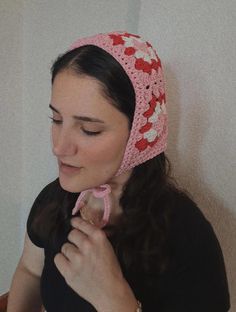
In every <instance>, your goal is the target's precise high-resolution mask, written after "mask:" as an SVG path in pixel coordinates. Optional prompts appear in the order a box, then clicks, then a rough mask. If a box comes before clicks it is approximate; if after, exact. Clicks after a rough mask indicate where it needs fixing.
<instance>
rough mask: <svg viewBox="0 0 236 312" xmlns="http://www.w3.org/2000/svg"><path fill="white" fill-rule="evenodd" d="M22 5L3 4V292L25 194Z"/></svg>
mask: <svg viewBox="0 0 236 312" xmlns="http://www.w3.org/2000/svg"><path fill="white" fill-rule="evenodd" d="M22 40H23V38H22V6H21V3H20V1H18V2H11V1H7V0H1V1H0V146H1V150H0V246H1V247H0V293H1V292H2V291H3V290H4V289H6V288H8V287H9V283H10V277H11V275H12V272H13V270H14V269H15V267H16V264H17V260H18V257H19V256H20V244H19V243H20V236H21V235H22V232H21V231H20V222H21V199H22V197H21V195H22V184H21V181H22V151H23V146H22V128H23V124H22V45H23V42H22Z"/></svg>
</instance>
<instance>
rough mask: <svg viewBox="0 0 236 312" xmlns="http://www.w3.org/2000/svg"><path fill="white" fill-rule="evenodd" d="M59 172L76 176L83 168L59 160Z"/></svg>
mask: <svg viewBox="0 0 236 312" xmlns="http://www.w3.org/2000/svg"><path fill="white" fill-rule="evenodd" d="M58 165H59V170H60V171H61V172H62V173H65V174H75V173H78V172H79V171H80V170H81V167H76V166H73V165H71V164H67V163H64V162H62V161H60V160H58Z"/></svg>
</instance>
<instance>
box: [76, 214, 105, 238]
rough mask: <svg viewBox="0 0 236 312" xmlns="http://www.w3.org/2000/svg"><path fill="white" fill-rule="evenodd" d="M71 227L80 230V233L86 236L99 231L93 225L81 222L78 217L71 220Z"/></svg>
mask: <svg viewBox="0 0 236 312" xmlns="http://www.w3.org/2000/svg"><path fill="white" fill-rule="evenodd" d="M71 225H72V226H73V227H74V228H75V229H77V230H80V231H81V232H83V233H84V234H86V235H88V236H93V235H94V233H96V232H97V231H98V230H99V229H98V228H97V227H96V226H95V225H93V224H91V223H89V222H88V221H85V220H83V219H82V218H80V217H75V218H72V219H71Z"/></svg>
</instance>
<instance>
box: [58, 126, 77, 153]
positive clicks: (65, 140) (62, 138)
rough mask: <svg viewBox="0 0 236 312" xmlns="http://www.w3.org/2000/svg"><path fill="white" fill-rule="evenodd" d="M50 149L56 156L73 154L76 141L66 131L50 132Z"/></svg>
mask: <svg viewBox="0 0 236 312" xmlns="http://www.w3.org/2000/svg"><path fill="white" fill-rule="evenodd" d="M52 143H53V146H52V151H53V154H54V155H55V156H57V157H62V156H73V155H75V154H76V152H77V145H76V142H75V140H74V138H73V136H72V134H70V133H69V132H68V131H63V130H62V131H60V133H56V134H55V133H52Z"/></svg>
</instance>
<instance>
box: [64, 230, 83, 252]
mask: <svg viewBox="0 0 236 312" xmlns="http://www.w3.org/2000/svg"><path fill="white" fill-rule="evenodd" d="M67 238H68V240H69V241H70V242H71V243H73V244H74V246H76V247H77V248H79V249H81V246H82V245H83V243H84V241H86V240H88V235H86V234H84V233H83V232H81V231H79V230H77V229H73V230H71V231H70V233H69V235H68V236H67Z"/></svg>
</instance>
